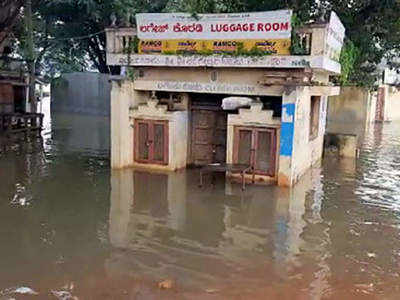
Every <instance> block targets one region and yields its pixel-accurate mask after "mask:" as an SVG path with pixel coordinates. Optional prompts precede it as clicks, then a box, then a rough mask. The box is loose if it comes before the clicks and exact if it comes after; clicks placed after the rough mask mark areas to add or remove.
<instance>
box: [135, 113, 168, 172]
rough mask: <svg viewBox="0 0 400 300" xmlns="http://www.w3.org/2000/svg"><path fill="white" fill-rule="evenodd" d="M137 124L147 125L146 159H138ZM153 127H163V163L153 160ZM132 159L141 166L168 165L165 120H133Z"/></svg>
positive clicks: (166, 123)
mask: <svg viewBox="0 0 400 300" xmlns="http://www.w3.org/2000/svg"><path fill="white" fill-rule="evenodd" d="M139 124H147V130H148V142H149V143H150V144H149V145H148V147H149V150H148V151H149V155H148V159H140V158H139ZM154 125H162V126H164V145H163V152H164V153H163V154H164V155H163V158H164V160H163V161H160V160H155V159H154ZM133 145H134V151H133V159H134V161H135V162H138V163H143V164H157V165H168V162H169V122H168V121H165V120H153V119H135V121H134V130H133Z"/></svg>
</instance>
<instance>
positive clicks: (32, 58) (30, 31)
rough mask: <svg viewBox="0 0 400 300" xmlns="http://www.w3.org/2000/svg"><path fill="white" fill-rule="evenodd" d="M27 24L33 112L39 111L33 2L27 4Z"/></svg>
mask: <svg viewBox="0 0 400 300" xmlns="http://www.w3.org/2000/svg"><path fill="white" fill-rule="evenodd" d="M25 23H26V31H27V41H26V42H27V43H26V54H27V62H28V70H29V102H30V106H31V112H33V113H35V112H36V111H37V107H36V106H37V103H36V97H35V53H34V48H33V24H32V0H26V2H25Z"/></svg>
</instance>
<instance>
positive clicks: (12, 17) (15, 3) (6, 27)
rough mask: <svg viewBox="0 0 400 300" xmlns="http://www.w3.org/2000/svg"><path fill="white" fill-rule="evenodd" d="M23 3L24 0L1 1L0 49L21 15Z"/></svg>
mask: <svg viewBox="0 0 400 300" xmlns="http://www.w3.org/2000/svg"><path fill="white" fill-rule="evenodd" d="M23 3H24V2H23V1H22V0H2V1H1V3H0V50H2V49H3V46H4V44H5V41H6V39H8V38H9V34H10V32H11V30H12V29H13V27H14V25H15V23H16V22H17V20H18V17H19V16H20V11H21V7H22V5H23ZM1 52H2V51H1Z"/></svg>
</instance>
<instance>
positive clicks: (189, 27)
mask: <svg viewBox="0 0 400 300" xmlns="http://www.w3.org/2000/svg"><path fill="white" fill-rule="evenodd" d="M291 16H292V11H291V10H278V11H268V12H256V13H238V14H204V15H198V16H196V18H194V17H193V16H192V15H190V14H184V13H176V14H137V15H136V22H137V28H138V37H139V39H140V43H139V53H147V54H150V53H152V54H157V53H158V54H161V53H164V54H169V53H202V52H204V53H229V52H235V51H238V50H239V49H240V50H241V51H252V50H255V49H257V51H261V52H262V53H265V54H276V55H285V54H289V48H290V37H291V30H292V28H291Z"/></svg>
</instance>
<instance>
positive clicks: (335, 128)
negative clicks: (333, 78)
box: [326, 87, 376, 140]
mask: <svg viewBox="0 0 400 300" xmlns="http://www.w3.org/2000/svg"><path fill="white" fill-rule="evenodd" d="M375 106H376V99H375V97H374V96H372V94H371V93H369V92H368V90H367V89H364V88H360V87H342V88H341V92H340V95H338V96H334V97H329V101H328V115H327V130H326V131H327V132H328V133H339V134H354V135H357V136H358V137H359V140H361V137H362V136H363V135H364V133H365V130H366V128H367V127H368V124H369V123H370V122H373V121H374V120H375Z"/></svg>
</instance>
